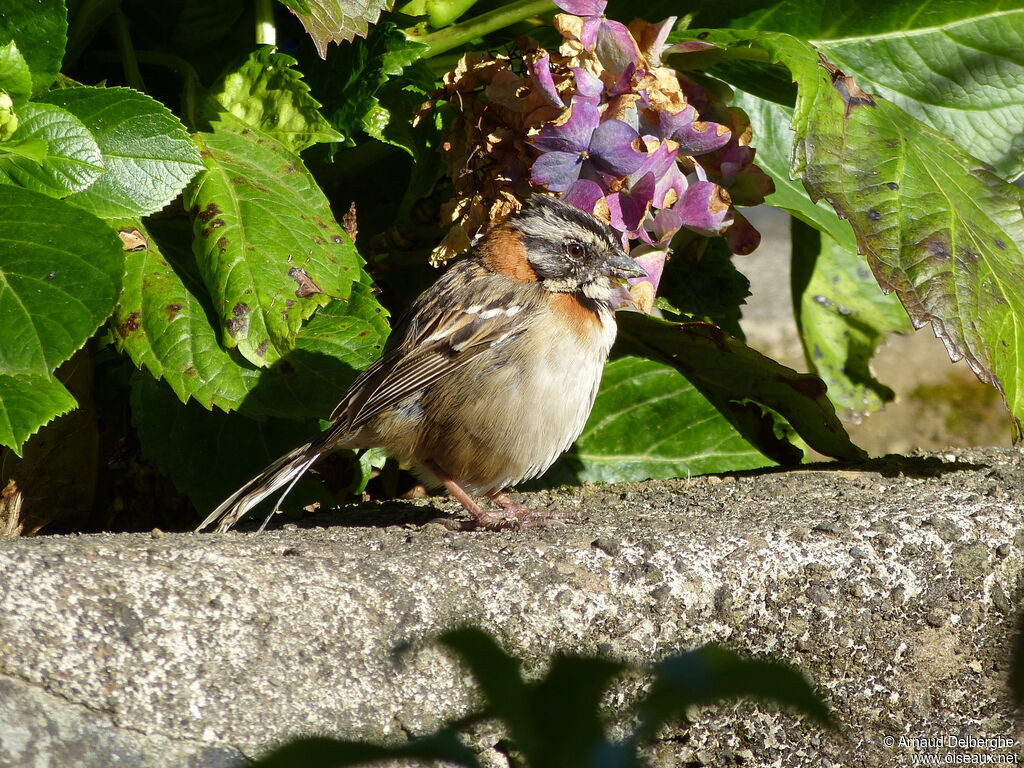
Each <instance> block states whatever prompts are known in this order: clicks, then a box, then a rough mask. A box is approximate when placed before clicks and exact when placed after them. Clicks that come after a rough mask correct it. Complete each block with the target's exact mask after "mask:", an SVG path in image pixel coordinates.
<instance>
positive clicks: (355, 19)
mask: <svg viewBox="0 0 1024 768" xmlns="http://www.w3.org/2000/svg"><path fill="white" fill-rule="evenodd" d="M307 2H308V3H309V12H308V13H299V12H296V11H294V9H293V13H295V15H296V16H298V17H299V21H301V22H302V26H303V27H305V29H306V32H307V33H309V36H310V37H311V38H312V39H313V44H314V45H315V46H316V50H317V53H319V54H320V58H322V59H326V58H327V46H328V45H330V44H331V43H339V44H340V43H341V42H343V41H351V40H352V39H354V38H355V37H356V36H359V37H366V33H367V31H368V30H369V28H370V24H375V23H376V21H377V19H378V17H379V16H380V12H381V11H389V10H391V7H392V6H393V5H394V2H393V0H307Z"/></svg>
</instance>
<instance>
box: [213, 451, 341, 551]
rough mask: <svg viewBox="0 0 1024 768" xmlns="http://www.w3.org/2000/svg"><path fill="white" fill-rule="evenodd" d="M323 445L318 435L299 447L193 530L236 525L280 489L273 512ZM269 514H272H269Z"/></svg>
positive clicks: (261, 527) (320, 452) (222, 529)
mask: <svg viewBox="0 0 1024 768" xmlns="http://www.w3.org/2000/svg"><path fill="white" fill-rule="evenodd" d="M325 434H326V433H325ZM323 443H324V440H323V435H321V437H318V438H317V439H315V440H313V441H311V442H308V443H305V444H304V445H300V446H299V447H298V448H296V449H295V450H294V451H291V452H289V453H286V454H285V455H284V456H282V457H281V458H279V459H278V460H277V461H275V462H274V463H273V464H271V465H270V466H268V467H267V468H266V469H264V470H263V471H262V472H260V473H259V474H258V475H256V476H255V477H254V478H252V479H251V480H250V481H249V482H247V483H246V484H245V485H243V486H242V487H241V488H239V489H238V490H237V491H235V492H234V493H233V494H231V495H230V496H228V497H227V498H226V499H224V501H223V502H221V505H220V506H219V507H217V508H216V509H215V510H213V512H211V513H210V514H209V515H207V516H206V519H205V520H203V522H201V523H200V524H199V525H198V526H197V527H196V530H197V531H201V530H203V529H204V528H206V527H207V526H210V525H212V524H214V523H216V524H217V527H216V528H215V530H216V531H218V532H223V531H226V530H228V529H229V528H231V526H233V525H234V524H235V523H237V522H238V521H239V520H240V519H241V518H242V516H243V515H245V513H246V512H248V511H249V510H250V509H252V508H253V507H255V506H256V505H257V504H259V503H260V502H261V501H263V500H264V499H265V498H267V497H268V496H270V495H271V494H272V493H274V492H275V491H277V490H278V489H279V488H284V492H283V493H282V494H281V497H280V498H279V499H278V500H277V503H275V504H274V510H276V509H277V508H278V507H279V506H280V505H281V503H282V502H283V501H284V498H285V496H287V495H288V493H289V491H291V489H292V487H293V486H294V485H295V483H297V482H298V481H299V478H300V477H302V475H303V474H304V473H305V471H306V470H307V469H309V468H310V467H311V466H313V463H314V462H315V461H316V460H317V459H319V458H320V457H321V456H322V455H323V453H324V444H323ZM272 514H273V510H272V511H271V515H272ZM271 515H268V516H267V519H266V520H264V521H263V525H261V526H260V530H261V531H262V530H263V528H265V527H266V525H267V522H268V521H269V520H270V517H271Z"/></svg>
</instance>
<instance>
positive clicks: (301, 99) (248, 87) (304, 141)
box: [204, 46, 344, 153]
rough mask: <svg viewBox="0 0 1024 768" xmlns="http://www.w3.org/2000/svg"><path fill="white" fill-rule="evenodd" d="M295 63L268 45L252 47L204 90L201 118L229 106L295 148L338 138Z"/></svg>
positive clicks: (247, 121) (249, 123) (253, 125)
mask: <svg viewBox="0 0 1024 768" xmlns="http://www.w3.org/2000/svg"><path fill="white" fill-rule="evenodd" d="M296 63H297V62H296V60H295V59H293V58H292V57H291V56H288V55H286V54H284V53H280V52H278V51H277V50H275V49H274V48H273V47H272V46H261V47H259V48H257V49H256V50H255V51H253V52H252V53H250V54H249V56H248V58H246V60H245V62H244V63H243V64H242V65H241V66H240V67H238V69H236V70H234V71H233V72H230V73H228V74H226V75H225V76H224V77H223V78H222V79H221V80H220V82H219V83H217V84H216V85H215V86H214V87H213V88H212V89H211V90H210V93H209V96H208V100H207V104H206V107H205V109H204V112H205V113H206V116H207V118H208V119H210V120H211V121H212V120H216V119H217V118H218V115H219V114H220V113H222V112H230V113H231V114H232V115H234V116H235V117H236V118H238V119H239V120H240V121H241V122H242V123H243V124H244V125H246V126H248V127H249V128H254V129H256V130H258V131H262V132H264V133H267V134H269V135H270V136H273V137H274V138H275V139H277V140H278V141H280V142H281V143H282V144H284V145H285V146H286V147H288V148H289V149H290V150H292V151H293V152H296V153H298V152H301V151H302V150H304V149H306V148H307V147H309V146H312V145H313V144H316V143H319V142H332V141H341V140H342V139H343V138H344V137H343V136H342V135H341V134H339V133H338V132H337V131H335V130H334V129H333V128H332V127H331V126H330V123H328V122H327V120H326V118H324V116H323V115H321V114H320V103H319V102H318V101H316V100H315V99H314V98H313V97H312V96H311V95H310V94H309V86H308V85H306V83H304V82H303V80H302V73H301V72H299V71H298V70H295V69H293V68H292V67H294V66H295V64H296Z"/></svg>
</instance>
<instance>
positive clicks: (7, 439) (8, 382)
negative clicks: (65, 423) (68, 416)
mask: <svg viewBox="0 0 1024 768" xmlns="http://www.w3.org/2000/svg"><path fill="white" fill-rule="evenodd" d="M77 406H78V403H76V402H75V398H74V397H72V396H71V393H70V392H68V390H67V389H66V388H65V387H64V385H63V384H61V383H60V382H59V381H57V379H52V378H50V377H48V376H7V375H4V374H0V445H5V446H7V447H9V448H10V449H11V450H13V451H14V452H15V453H16V454H17V455H18V456H21V451H22V448H23V447H24V445H25V442H26V441H27V440H28V439H29V438H30V437H31V436H32V435H34V434H35V433H36V432H37V431H38V430H39V428H40V427H42V426H44V425H45V424H47V423H48V422H50V421H52V420H53V419H55V418H57V417H58V416H60V415H62V414H65V413H67V412H68V411H71V410H73V409H74V408H76V407H77Z"/></svg>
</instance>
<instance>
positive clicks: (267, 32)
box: [256, 0, 277, 45]
mask: <svg viewBox="0 0 1024 768" xmlns="http://www.w3.org/2000/svg"><path fill="white" fill-rule="evenodd" d="M256 45H277V27H276V26H275V25H274V0H256Z"/></svg>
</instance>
